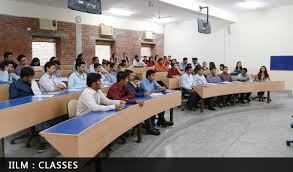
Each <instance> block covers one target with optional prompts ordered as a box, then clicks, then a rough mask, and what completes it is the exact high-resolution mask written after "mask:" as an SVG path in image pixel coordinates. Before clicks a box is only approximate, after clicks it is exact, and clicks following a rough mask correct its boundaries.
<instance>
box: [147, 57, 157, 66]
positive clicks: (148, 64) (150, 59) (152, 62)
mask: <svg viewBox="0 0 293 172" xmlns="http://www.w3.org/2000/svg"><path fill="white" fill-rule="evenodd" d="M155 65H156V62H155V60H154V58H153V57H150V58H149V61H148V63H147V67H153V66H155Z"/></svg>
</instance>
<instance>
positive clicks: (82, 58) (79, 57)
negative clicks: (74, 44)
mask: <svg viewBox="0 0 293 172" xmlns="http://www.w3.org/2000/svg"><path fill="white" fill-rule="evenodd" d="M77 61H84V62H85V63H86V61H85V59H84V57H83V54H82V53H80V54H78V55H77V58H76V60H75V62H74V64H73V67H72V71H71V73H73V72H75V64H76V62H77ZM86 65H87V64H86Z"/></svg>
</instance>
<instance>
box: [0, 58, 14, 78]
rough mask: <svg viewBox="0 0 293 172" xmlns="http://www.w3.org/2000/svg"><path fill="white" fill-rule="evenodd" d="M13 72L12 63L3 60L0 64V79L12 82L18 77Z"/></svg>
mask: <svg viewBox="0 0 293 172" xmlns="http://www.w3.org/2000/svg"><path fill="white" fill-rule="evenodd" d="M13 72H14V68H13V63H12V62H11V61H3V62H2V63H1V64H0V81H1V82H6V83H13V82H15V81H17V80H18V79H19V76H17V75H16V74H15V73H13Z"/></svg>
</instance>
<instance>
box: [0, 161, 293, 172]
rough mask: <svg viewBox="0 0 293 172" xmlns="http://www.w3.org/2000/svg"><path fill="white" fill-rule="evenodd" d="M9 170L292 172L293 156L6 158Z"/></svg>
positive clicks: (3, 167) (3, 165)
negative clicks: (292, 157)
mask: <svg viewBox="0 0 293 172" xmlns="http://www.w3.org/2000/svg"><path fill="white" fill-rule="evenodd" d="M6 171H86V172H95V171H97V172H132V171H133V172H189V171H192V172H254V171H255V172H287V171H288V172H292V171H293V159H291V158H108V159H98V158H97V159H68V158H51V159H49V158H6V159H0V172H6Z"/></svg>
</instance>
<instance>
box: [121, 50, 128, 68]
mask: <svg viewBox="0 0 293 172" xmlns="http://www.w3.org/2000/svg"><path fill="white" fill-rule="evenodd" d="M122 60H125V61H126V65H127V66H129V65H130V60H129V58H128V57H127V53H126V52H124V53H123V54H122Z"/></svg>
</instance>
